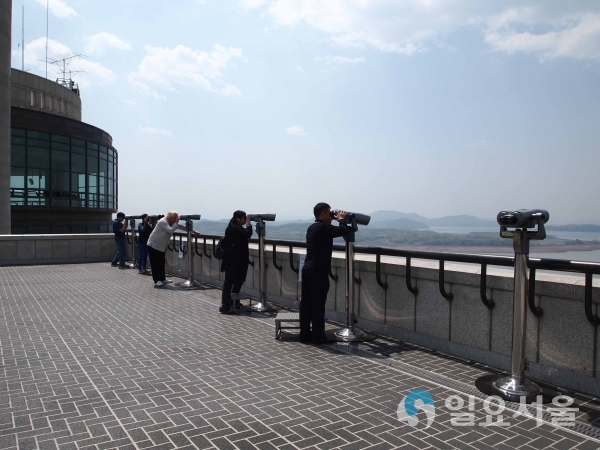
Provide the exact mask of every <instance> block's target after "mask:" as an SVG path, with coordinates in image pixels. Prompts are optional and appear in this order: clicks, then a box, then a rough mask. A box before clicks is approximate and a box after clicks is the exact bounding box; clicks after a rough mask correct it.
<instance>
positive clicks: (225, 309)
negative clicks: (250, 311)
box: [219, 306, 235, 315]
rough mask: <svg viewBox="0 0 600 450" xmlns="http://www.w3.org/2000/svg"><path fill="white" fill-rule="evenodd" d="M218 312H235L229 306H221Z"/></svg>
mask: <svg viewBox="0 0 600 450" xmlns="http://www.w3.org/2000/svg"><path fill="white" fill-rule="evenodd" d="M219 312H220V313H221V314H229V315H231V314H235V312H234V311H233V310H232V309H231V308H223V307H222V306H221V307H220V308H219Z"/></svg>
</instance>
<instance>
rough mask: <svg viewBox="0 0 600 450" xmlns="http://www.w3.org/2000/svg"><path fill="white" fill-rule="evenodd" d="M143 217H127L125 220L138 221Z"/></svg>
mask: <svg viewBox="0 0 600 450" xmlns="http://www.w3.org/2000/svg"><path fill="white" fill-rule="evenodd" d="M141 218H142V216H125V220H132V219H133V220H138V219H141Z"/></svg>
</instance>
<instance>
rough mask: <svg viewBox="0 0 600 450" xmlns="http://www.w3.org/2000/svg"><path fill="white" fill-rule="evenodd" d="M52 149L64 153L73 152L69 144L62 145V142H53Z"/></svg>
mask: <svg viewBox="0 0 600 450" xmlns="http://www.w3.org/2000/svg"><path fill="white" fill-rule="evenodd" d="M50 147H51V148H52V150H62V151H63V152H70V151H71V146H70V145H69V144H61V143H60V142H53V143H52V144H51V145H50Z"/></svg>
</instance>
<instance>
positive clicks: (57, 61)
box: [46, 53, 87, 95]
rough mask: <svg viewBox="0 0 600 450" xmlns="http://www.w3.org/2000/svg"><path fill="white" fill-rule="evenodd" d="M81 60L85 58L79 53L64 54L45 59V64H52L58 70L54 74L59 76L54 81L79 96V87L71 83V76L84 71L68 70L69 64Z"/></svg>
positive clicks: (85, 57)
mask: <svg viewBox="0 0 600 450" xmlns="http://www.w3.org/2000/svg"><path fill="white" fill-rule="evenodd" d="M82 59H87V56H85V55H82V54H81V53H64V54H61V55H57V56H56V57H55V58H54V59H50V60H49V59H47V58H46V62H47V63H50V64H54V65H55V66H56V67H57V68H58V70H57V71H56V73H58V74H59V77H58V78H57V79H56V82H57V83H58V84H60V85H61V86H63V87H66V88H67V89H70V90H71V91H73V92H75V93H76V94H77V95H79V86H78V85H77V83H75V82H73V74H76V73H82V72H85V71H84V70H70V69H69V64H71V63H72V62H73V61H78V60H82Z"/></svg>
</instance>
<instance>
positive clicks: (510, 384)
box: [475, 375, 542, 403]
mask: <svg viewBox="0 0 600 450" xmlns="http://www.w3.org/2000/svg"><path fill="white" fill-rule="evenodd" d="M475 385H476V386H477V388H478V389H479V390H480V391H481V392H483V393H484V394H487V395H497V396H498V397H500V398H502V399H503V400H507V401H510V402H520V401H521V399H522V398H524V399H525V402H526V403H530V402H531V401H533V400H535V399H536V397H537V396H538V395H541V394H542V388H541V387H539V386H538V385H537V384H535V383H534V382H533V381H529V380H526V379H523V380H521V379H519V378H516V377H511V376H507V375H486V376H483V377H480V378H478V379H477V380H476V381H475Z"/></svg>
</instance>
